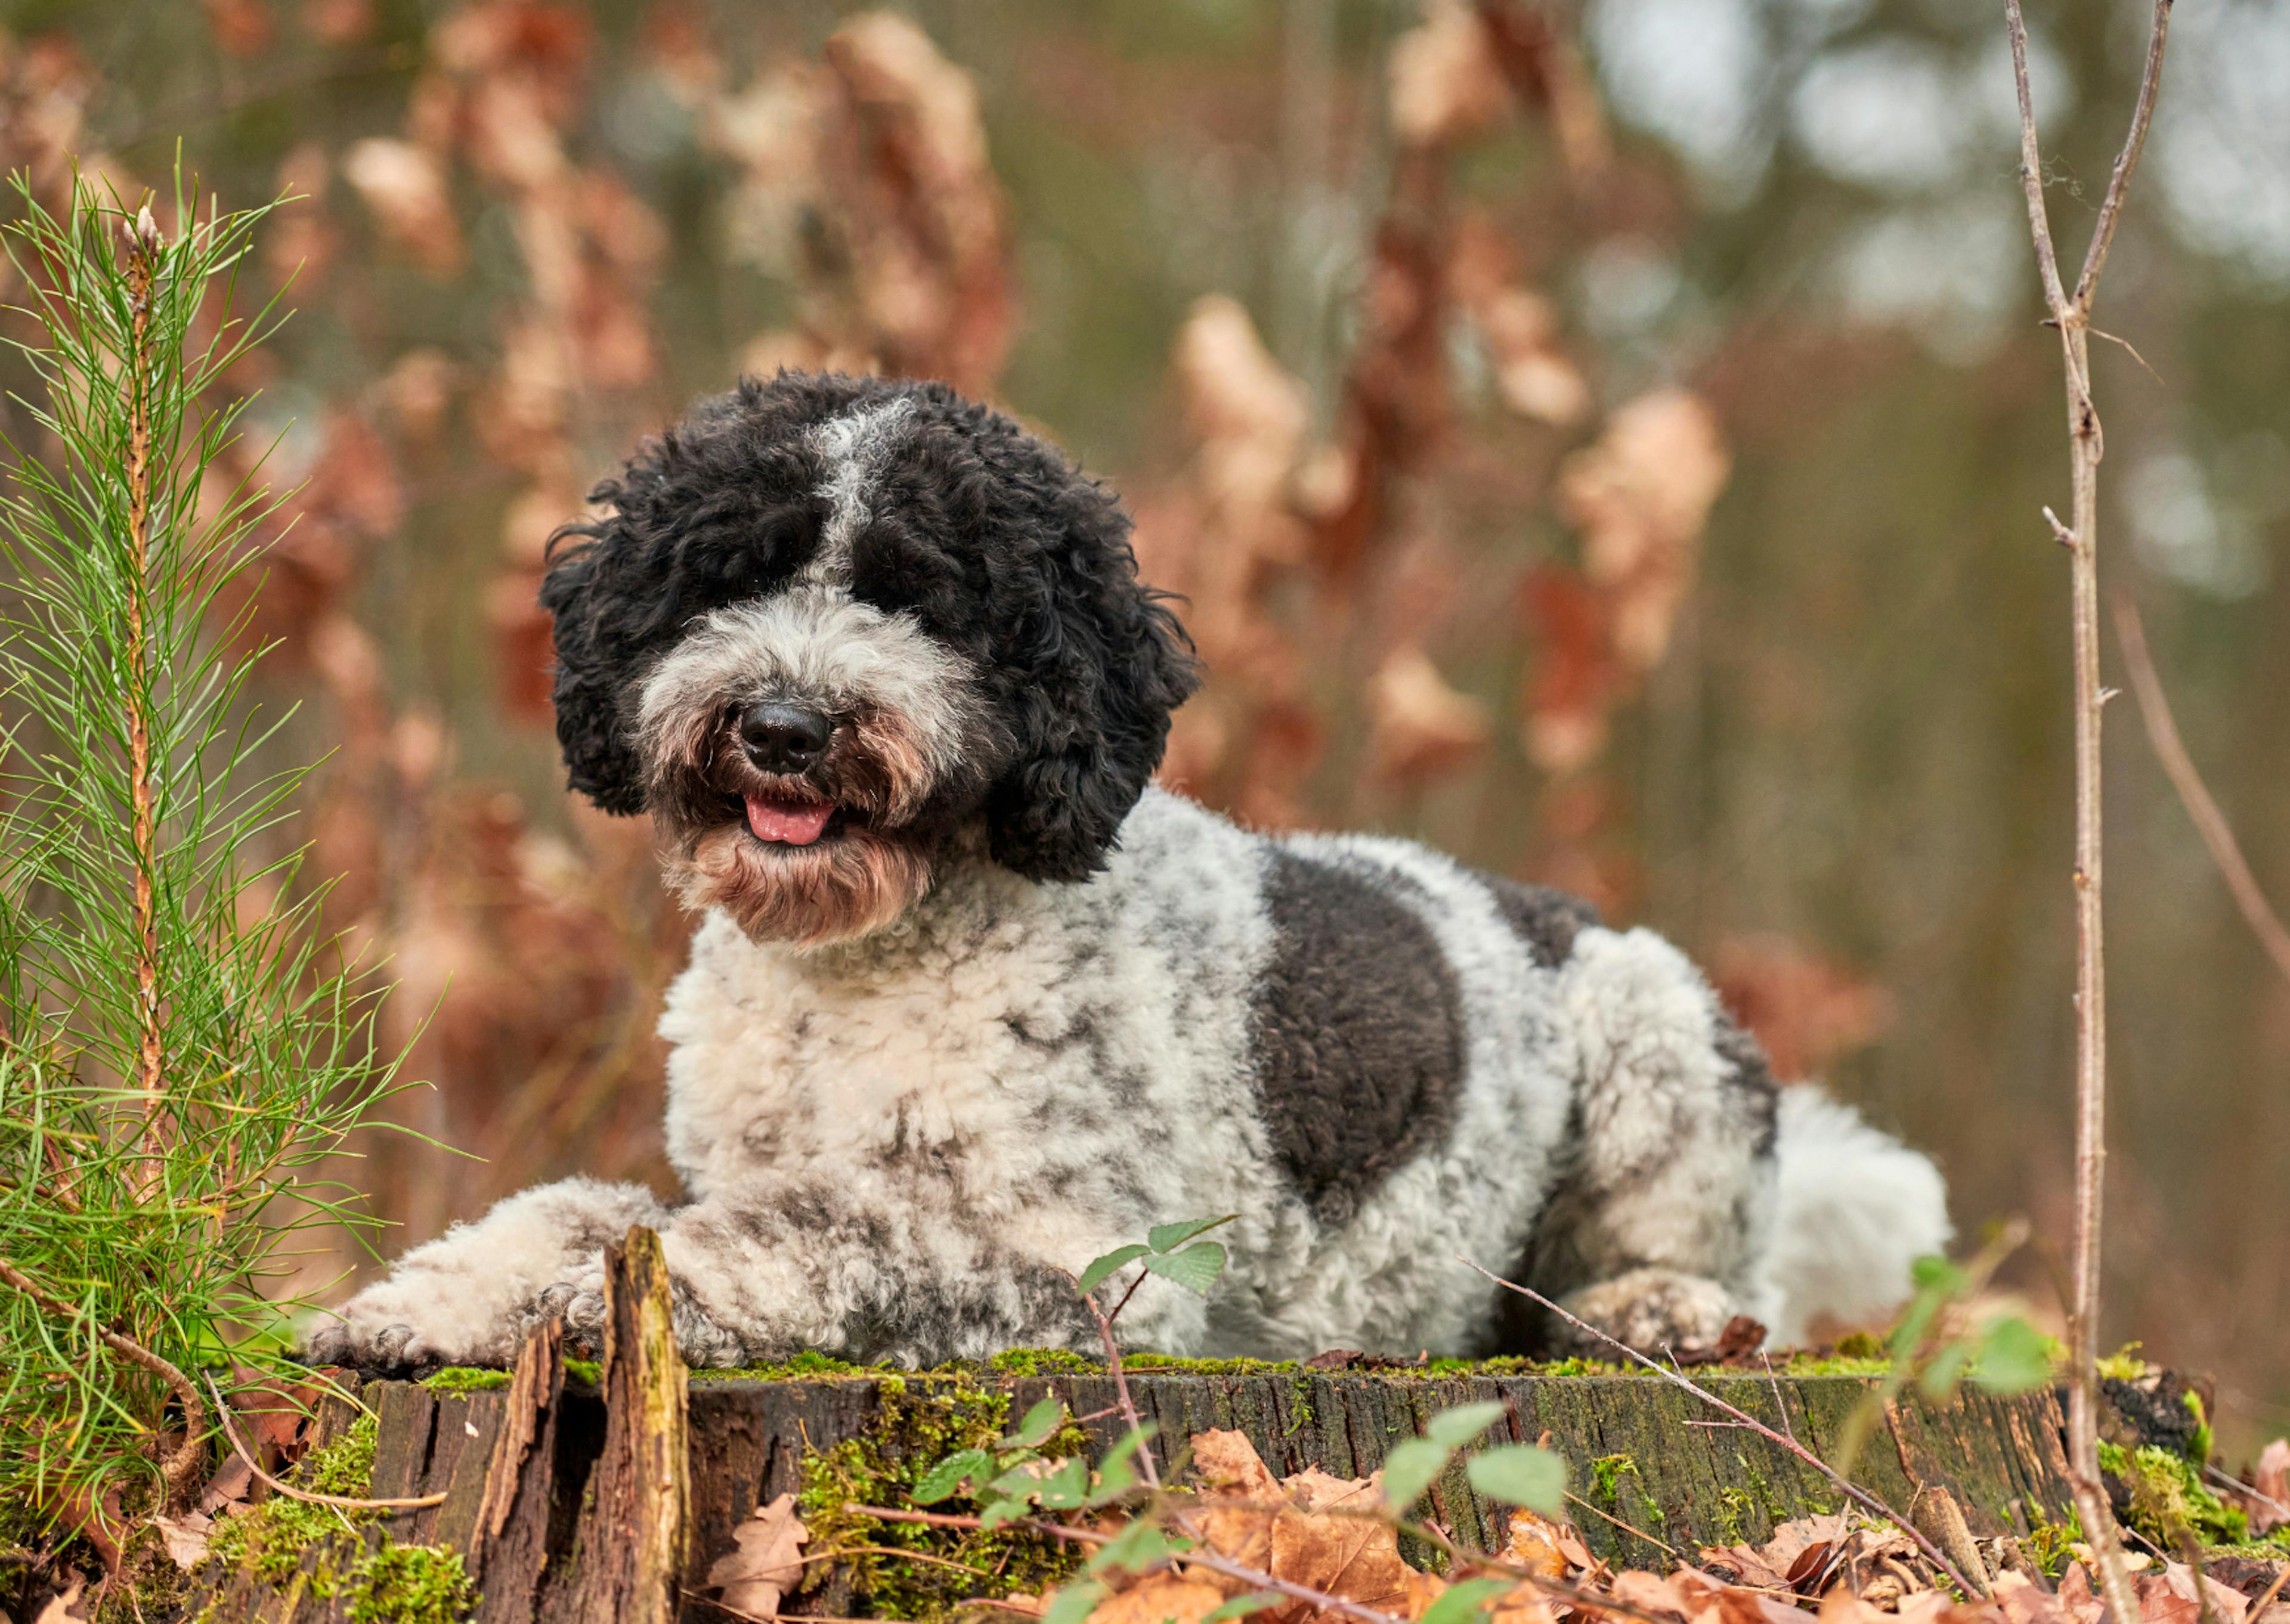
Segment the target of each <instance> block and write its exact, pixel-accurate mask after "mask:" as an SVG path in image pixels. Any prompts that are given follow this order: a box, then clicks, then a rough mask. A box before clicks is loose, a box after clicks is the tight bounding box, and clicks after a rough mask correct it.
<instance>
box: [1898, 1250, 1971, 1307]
mask: <svg viewBox="0 0 2290 1624" xmlns="http://www.w3.org/2000/svg"><path fill="white" fill-rule="evenodd" d="M1909 1282H1910V1284H1912V1285H1914V1286H1915V1287H1916V1288H1917V1290H1918V1291H1920V1292H1937V1293H1939V1294H1940V1295H1942V1296H1943V1297H1953V1296H1955V1295H1956V1293H1957V1292H1960V1291H1962V1290H1963V1289H1964V1286H1965V1273H1964V1271H1963V1270H1962V1269H1960V1268H1958V1267H1957V1266H1956V1265H1955V1264H1953V1263H1951V1262H1950V1261H1949V1260H1947V1259H1946V1258H1943V1257H1942V1256H1940V1255H1939V1254H1938V1253H1927V1254H1926V1256H1924V1257H1921V1258H1918V1260H1916V1261H1915V1262H1913V1263H1911V1264H1910V1265H1909Z"/></svg>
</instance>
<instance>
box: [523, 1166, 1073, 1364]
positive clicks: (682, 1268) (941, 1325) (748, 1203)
mask: <svg viewBox="0 0 2290 1624" xmlns="http://www.w3.org/2000/svg"><path fill="white" fill-rule="evenodd" d="M661 1252H662V1253H663V1255H664V1256H665V1257H666V1259H667V1261H668V1268H669V1276H671V1279H672V1281H673V1284H674V1291H675V1304H676V1306H675V1322H676V1335H677V1346H678V1347H679V1348H680V1349H681V1350H682V1352H683V1354H684V1357H685V1362H686V1363H688V1364H694V1365H704V1366H715V1367H718V1368H724V1367H729V1366H733V1365H741V1364H762V1363H766V1362H771V1361H776V1360H781V1359H785V1358H787V1357H789V1356H790V1355H792V1354H795V1353H797V1352H798V1351H800V1350H802V1349H805V1348H815V1349H818V1350H820V1351H822V1352H827V1353H832V1354H837V1355H839V1356H843V1357H845V1358H850V1359H855V1360H861V1361H872V1360H878V1359H887V1360H890V1361H893V1363H897V1364H906V1365H909V1366H920V1365H926V1364H940V1363H942V1362H943V1361H945V1360H948V1359H953V1358H975V1357H983V1356H987V1355H989V1354H993V1353H998V1352H1000V1351H1001V1350H1002V1349H1004V1348H1016V1347H1036V1348H1043V1347H1047V1348H1065V1347H1082V1346H1086V1345H1088V1343H1089V1339H1090V1336H1091V1334H1092V1331H1091V1326H1090V1322H1089V1320H1088V1318H1087V1316H1085V1314H1084V1313H1083V1311H1082V1308H1081V1305H1080V1301H1079V1300H1078V1298H1077V1296H1076V1295H1075V1292H1074V1289H1073V1284H1072V1282H1071V1281H1069V1279H1067V1278H1066V1277H1065V1276H1063V1275H1061V1274H1059V1273H1058V1272H1057V1271H1056V1270H1054V1269H1053V1268H1049V1267H1048V1266H1046V1265H1045V1264H1043V1263H1041V1262H1039V1261H1037V1260H1033V1259H1030V1258H1028V1257H1025V1256H1022V1255H1021V1254H1019V1253H1018V1252H1015V1251H1014V1250H1013V1249H1012V1248H1011V1247H1009V1246H1008V1245H1006V1244H1004V1243H1002V1242H1000V1241H997V1240H996V1239H995V1238H993V1236H991V1235H989V1233H988V1232H987V1231H986V1229H985V1228H983V1227H982V1226H979V1225H975V1224H973V1222H971V1221H969V1220H967V1218H966V1216H965V1213H964V1212H963V1211H962V1210H961V1208H960V1206H959V1205H958V1204H956V1203H955V1202H953V1201H952V1200H949V1199H942V1198H933V1196H932V1195H931V1194H928V1193H917V1192H914V1191H911V1190H902V1191H901V1192H898V1193H896V1194H893V1193H889V1192H884V1191H872V1192H869V1191H865V1190H861V1189H855V1188H851V1187H850V1186H848V1185H847V1184H840V1183H830V1182H829V1181H826V1180H803V1181H798V1182H794V1183H789V1182H786V1181H780V1180H753V1181H750V1182H747V1183H742V1184H739V1185H734V1186H732V1187H730V1188H726V1189H724V1190H720V1191H717V1192H714V1193H712V1194H710V1195H709V1196H708V1198H707V1199H705V1200H703V1201H699V1202H695V1203H693V1204H692V1205H690V1206H688V1207H685V1208H683V1209H681V1210H680V1211H678V1212H677V1213H676V1214H675V1215H674V1216H673V1217H672V1218H671V1219H670V1220H669V1222H668V1224H667V1226H666V1227H665V1228H663V1229H662V1230H661ZM569 1284H572V1286H573V1297H572V1300H571V1301H570V1303H569V1304H568V1305H567V1307H566V1311H565V1321H566V1326H567V1329H568V1330H569V1331H571V1332H573V1333H574V1334H575V1335H578V1336H584V1337H586V1338H588V1339H589V1340H591V1341H598V1340H601V1339H602V1335H603V1326H604V1320H605V1303H604V1296H603V1290H604V1279H603V1269H602V1266H601V1264H600V1263H599V1264H595V1265H592V1266H591V1267H589V1268H586V1269H584V1270H582V1271H581V1273H579V1274H578V1275H576V1276H573V1277H572V1278H571V1280H570V1282H569Z"/></svg>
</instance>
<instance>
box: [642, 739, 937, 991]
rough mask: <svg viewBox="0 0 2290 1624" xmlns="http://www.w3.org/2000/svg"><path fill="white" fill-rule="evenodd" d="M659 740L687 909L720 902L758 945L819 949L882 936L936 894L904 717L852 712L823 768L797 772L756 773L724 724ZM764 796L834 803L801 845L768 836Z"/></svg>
mask: <svg viewBox="0 0 2290 1624" xmlns="http://www.w3.org/2000/svg"><path fill="white" fill-rule="evenodd" d="M661 742H662V743H663V744H666V745H667V748H664V749H663V750H662V751H661V753H660V755H659V756H656V757H655V761H654V764H653V772H652V784H651V792H650V797H649V798H650V800H651V802H652V804H653V807H654V819H655V821H656V823H658V824H659V825H660V826H661V831H662V834H663V836H664V837H665V850H664V852H663V853H662V860H663V864H664V867H665V868H666V870H667V879H668V883H669V888H670V890H672V891H673V892H675V894H676V897H677V900H678V901H680V902H682V903H683V904H684V906H685V907H686V908H693V909H694V910H699V909H704V908H722V909H723V910H724V911H725V913H727V914H729V915H730V916H732V918H733V922H734V923H736V924H738V925H739V927H740V928H741V931H743V932H746V934H747V935H748V936H749V939H750V940H756V941H787V942H793V943H796V944H797V945H799V946H804V947H816V946H820V945H822V944H825V943H828V942H836V941H849V940H853V939H854V938H856V937H861V936H865V935H868V934H869V933H871V932H875V931H878V930H880V929H882V928H883V927H884V926H885V925H886V924H890V923H891V922H892V921H893V920H895V919H896V918H898V916H900V915H901V914H902V913H904V912H905V911H906V910H907V909H908V908H911V907H913V906H914V905H915V904H916V903H917V902H919V901H921V900H922V899H923V898H924V897H925V896H926V895H928V894H929V892H930V888H931V879H932V873H933V864H932V852H933V849H934V845H935V843H934V842H933V840H932V839H930V838H929V837H928V836H926V835H925V834H924V833H923V832H921V831H920V830H918V829H917V828H916V827H915V820H916V819H917V816H918V815H919V814H920V813H921V812H923V811H924V809H925V805H926V804H927V803H928V801H929V798H930V795H931V791H932V788H933V785H932V783H931V780H930V774H929V771H928V768H927V766H926V764H925V760H924V756H923V753H922V751H921V750H920V748H918V747H917V744H916V741H915V740H913V739H912V738H911V737H909V734H908V732H907V731H906V730H905V729H904V728H902V727H901V725H900V724H899V723H898V720H897V719H896V718H895V717H893V716H887V715H885V714H882V713H869V714H862V715H861V716H858V717H856V718H853V720H851V721H850V722H849V723H848V724H846V725H845V727H844V728H842V729H839V730H838V732H837V739H836V741H835V743H834V745H833V746H832V747H831V748H830V749H829V752H828V754H827V756H826V757H825V758H824V759H823V760H822V761H821V763H820V764H818V765H817V766H816V767H813V768H812V769H811V770H809V771H807V772H803V773H800V774H797V775H794V776H791V777H780V776H776V775H773V774H767V773H764V772H758V771H757V770H756V768H755V767H754V766H753V765H751V764H749V762H748V761H747V759H746V756H745V755H744V753H743V752H742V751H741V748H740V746H739V741H738V740H737V738H736V737H735V736H734V735H733V734H732V732H730V731H729V728H728V725H727V724H725V722H724V721H723V720H721V719H717V718H710V719H709V723H708V724H707V725H705V726H695V727H694V728H693V729H692V730H691V731H690V732H687V733H686V734H685V736H684V738H683V739H682V740H678V741H674V742H670V741H669V740H661ZM757 803H763V804H775V805H779V806H781V807H788V806H793V805H798V804H804V803H810V804H830V805H831V806H832V807H833V809H834V810H833V812H832V814H831V815H829V817H828V819H827V820H826V822H825V825H824V827H823V828H820V829H819V832H818V833H817V835H816V836H815V837H814V838H812V839H811V840H809V841H808V842H807V843H805V844H796V843H795V842H793V841H791V840H787V839H764V838H759V837H758V834H757V828H756V827H755V823H754V821H753V818H754V812H753V811H752V810H751V809H752V808H753V806H754V805H755V804H757ZM794 821H796V822H797V823H803V822H806V821H807V820H794Z"/></svg>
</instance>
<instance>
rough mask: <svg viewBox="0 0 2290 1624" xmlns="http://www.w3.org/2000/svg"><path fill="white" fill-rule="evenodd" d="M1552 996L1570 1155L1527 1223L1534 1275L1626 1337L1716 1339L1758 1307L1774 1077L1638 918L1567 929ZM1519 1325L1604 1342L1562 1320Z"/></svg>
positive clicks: (1670, 1341) (1668, 1343)
mask: <svg viewBox="0 0 2290 1624" xmlns="http://www.w3.org/2000/svg"><path fill="white" fill-rule="evenodd" d="M1560 974H1561V982H1560V988H1561V990H1560V997H1561V1001H1562V1004H1563V1006H1564V1008H1565V1012H1566V1017H1567V1020H1568V1021H1569V1023H1570V1024H1571V1025H1572V1027H1573V1029H1574V1032H1575V1035H1576V1037H1577V1041H1578V1043H1579V1044H1580V1052H1581V1069H1580V1072H1579V1074H1578V1077H1577V1082H1576V1088H1577V1093H1576V1098H1575V1102H1574V1116H1575V1121H1576V1125H1577V1129H1578V1132H1576V1134H1575V1135H1574V1144H1573V1159H1572V1162H1571V1164H1570V1166H1569V1168H1568V1171H1567V1172H1566V1174H1565V1177H1564V1179H1563V1180H1562V1181H1561V1183H1560V1185H1559V1188H1557V1191H1556V1192H1555V1193H1554V1194H1553V1196H1552V1197H1551V1199H1550V1201H1549V1204H1548V1205H1547V1206H1546V1208H1545V1209H1544V1212H1543V1213H1542V1215H1541V1219H1540V1220H1539V1221H1538V1223H1537V1226H1536V1231H1535V1237H1534V1241H1533V1246H1532V1248H1531V1251H1530V1254H1529V1260H1528V1263H1527V1265H1526V1268H1527V1272H1528V1275H1529V1276H1530V1280H1531V1282H1532V1283H1533V1284H1535V1286H1536V1289H1538V1290H1540V1291H1541V1292H1544V1293H1545V1294H1546V1295H1549V1296H1552V1297H1554V1298H1556V1299H1557V1300H1560V1301H1562V1302H1563V1303H1564V1304H1565V1307H1566V1308H1568V1309H1569V1310H1570V1311H1571V1312H1573V1313H1574V1314H1575V1315H1577V1316H1580V1317H1581V1318H1582V1319H1584V1320H1587V1321H1588V1322H1589V1323H1590V1324H1593V1325H1596V1326H1597V1328H1598V1329H1599V1330H1601V1331H1603V1332H1606V1333H1607V1334H1608V1335H1610V1336H1613V1337H1614V1338H1616V1339H1618V1340H1621V1341H1623V1342H1626V1343H1628V1344H1629V1345H1630V1346H1631V1347H1633V1348H1639V1349H1642V1350H1647V1351H1653V1350H1658V1349H1660V1348H1665V1347H1668V1348H1685V1347H1690V1346H1695V1345H1701V1344H1706V1343H1709V1342H1712V1341H1714V1340H1716V1339H1717V1337H1718V1334H1719V1332H1722V1331H1723V1330H1724V1329H1725V1327H1726V1321H1727V1320H1728V1319H1730V1318H1731V1317H1732V1316H1734V1315H1735V1314H1737V1313H1750V1314H1757V1313H1759V1312H1761V1311H1762V1310H1763V1308H1764V1307H1765V1305H1764V1304H1763V1303H1762V1302H1760V1301H1759V1300H1758V1292H1757V1288H1756V1284H1755V1282H1756V1279H1757V1264H1758V1259H1759V1258H1760V1256H1761V1255H1762V1254H1763V1252H1764V1250H1765V1243H1766V1229H1767V1227H1768V1226H1769V1224H1770V1222H1771V1218H1772V1209H1773V1203H1774V1083H1773V1077H1772V1074H1771V1073H1770V1072H1769V1070H1768V1069H1767V1068H1766V1061H1765V1057H1764V1055H1763V1054H1762V1053H1761V1052H1759V1051H1758V1046H1757V1044H1756V1042H1755V1040H1753V1039H1752V1038H1750V1036H1748V1035H1747V1034H1746V1033H1744V1032H1742V1030H1741V1028H1738V1027H1736V1026H1734V1023H1733V1022H1732V1021H1731V1020H1728V1019H1727V1018H1726V1014H1725V1012H1724V1011H1723V1010H1721V1009H1720V1008H1719V1007H1718V1001H1717V999H1716V997H1715V996H1714V995H1713V994H1712V993H1711V992H1710V990H1709V985H1708V984H1707V983H1706V982H1705V981H1703V980H1702V979H1701V975H1700V973H1699V972H1696V971H1695V969H1694V968H1693V965H1692V964H1689V963H1688V962H1687V961H1686V959H1685V956H1684V955H1683V954H1681V953H1679V952H1678V951H1677V948H1673V947H1671V946H1670V945H1669V943H1668V942H1666V941H1663V940H1661V938H1660V937H1658V936H1655V935H1653V933H1652V932H1646V931H1629V932H1614V931H1609V930H1605V929H1601V928H1597V927H1592V928H1589V929H1586V930H1584V931H1583V932H1581V934H1580V935H1578V936H1577V937H1576V938H1575V940H1574V943H1573V952H1572V954H1571V956H1569V958H1568V959H1567V961H1566V963H1565V966H1564V968H1563V969H1562V971H1561V972H1560ZM1513 1323H1514V1324H1515V1325H1517V1324H1522V1323H1524V1324H1525V1325H1527V1326H1528V1327H1530V1330H1529V1334H1528V1339H1527V1340H1537V1341H1541V1343H1542V1345H1543V1346H1544V1347H1546V1348H1553V1349H1554V1350H1564V1351H1570V1352H1580V1353H1597V1352H1600V1351H1603V1350H1602V1349H1600V1348H1598V1347H1597V1346H1596V1345H1595V1342H1594V1340H1592V1339H1586V1338H1584V1337H1582V1335H1581V1332H1576V1331H1574V1330H1573V1328H1572V1327H1569V1326H1566V1325H1565V1324H1563V1323H1551V1324H1544V1325H1543V1326H1541V1327H1540V1329H1541V1332H1542V1334H1541V1336H1539V1337H1536V1336H1534V1335H1533V1331H1532V1326H1533V1322H1532V1320H1528V1321H1525V1322H1520V1321H1514V1322H1513Z"/></svg>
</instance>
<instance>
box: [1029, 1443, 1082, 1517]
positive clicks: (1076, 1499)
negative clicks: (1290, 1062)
mask: <svg viewBox="0 0 2290 1624" xmlns="http://www.w3.org/2000/svg"><path fill="white" fill-rule="evenodd" d="M1039 1497H1040V1500H1041V1502H1042V1508H1043V1509H1044V1510H1045V1511H1072V1510H1076V1509H1077V1508H1080V1507H1083V1506H1086V1505H1087V1504H1089V1462H1088V1461H1086V1460H1083V1459H1082V1458H1081V1457H1080V1456H1079V1455H1076V1456H1075V1457H1074V1458H1073V1459H1072V1460H1069V1461H1067V1462H1066V1463H1065V1464H1064V1465H1063V1466H1061V1467H1060V1468H1058V1469H1057V1470H1056V1471H1054V1472H1052V1473H1051V1474H1050V1475H1049V1476H1046V1477H1045V1478H1043V1479H1042V1486H1041V1489H1040V1491H1039Z"/></svg>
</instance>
